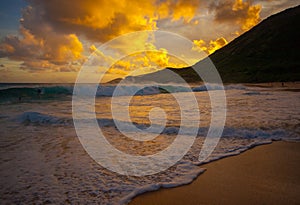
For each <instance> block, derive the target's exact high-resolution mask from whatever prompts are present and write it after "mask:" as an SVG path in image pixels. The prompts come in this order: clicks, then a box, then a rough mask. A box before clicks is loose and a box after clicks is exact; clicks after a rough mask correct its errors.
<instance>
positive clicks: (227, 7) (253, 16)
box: [210, 0, 261, 31]
mask: <svg viewBox="0 0 300 205" xmlns="http://www.w3.org/2000/svg"><path fill="white" fill-rule="evenodd" d="M210 10H211V11H213V12H215V21H217V22H219V23H234V24H237V25H239V27H240V28H241V30H242V31H247V30H249V29H251V28H252V27H253V26H255V25H256V24H258V23H259V22H260V20H261V19H260V12H261V5H259V4H255V5H253V1H252V0H244V1H243V0H222V1H215V2H213V3H212V4H210Z"/></svg>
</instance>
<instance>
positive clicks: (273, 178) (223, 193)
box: [129, 141, 300, 205]
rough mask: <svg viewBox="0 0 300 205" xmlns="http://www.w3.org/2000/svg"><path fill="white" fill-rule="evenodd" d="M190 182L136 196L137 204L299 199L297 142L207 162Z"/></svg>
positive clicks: (293, 201) (299, 147)
mask: <svg viewBox="0 0 300 205" xmlns="http://www.w3.org/2000/svg"><path fill="white" fill-rule="evenodd" d="M200 167H202V168H206V171H205V172H204V173H203V174H200V175H199V176H198V177H197V178H196V179H195V180H194V181H193V182H192V183H190V184H188V185H183V186H179V187H175V188H171V189H166V188H162V189H159V190H157V191H153V192H147V193H144V194H141V195H138V196H136V197H135V198H133V199H132V201H131V202H130V203H129V205H137V204H145V205H147V204H149V205H150V204H156V205H160V204H161V205H166V204H172V205H176V204H178V205H179V204H190V205H193V204H297V203H300V196H299V194H298V193H299V191H300V143H299V142H286V141H276V142H273V143H271V144H266V145H260V146H256V147H254V148H252V149H249V150H247V151H245V152H243V153H241V154H239V155H236V156H231V157H226V158H223V159H220V160H217V161H213V162H211V163H208V164H204V165H201V166H200Z"/></svg>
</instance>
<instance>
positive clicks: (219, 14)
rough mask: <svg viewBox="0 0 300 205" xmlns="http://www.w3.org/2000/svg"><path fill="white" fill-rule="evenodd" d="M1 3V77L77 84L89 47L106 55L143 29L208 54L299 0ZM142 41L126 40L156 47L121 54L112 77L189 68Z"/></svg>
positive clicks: (0, 79)
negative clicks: (109, 46) (107, 47)
mask: <svg viewBox="0 0 300 205" xmlns="http://www.w3.org/2000/svg"><path fill="white" fill-rule="evenodd" d="M0 4H1V5H0V38H1V42H0V71H1V75H0V82H45V83H46V82H61V83H66V82H74V80H75V78H76V75H77V72H78V71H79V70H80V67H81V65H82V64H83V63H84V62H85V61H86V60H87V58H88V56H89V55H90V54H91V53H92V52H101V51H98V49H97V48H98V47H99V46H101V45H102V44H103V43H105V42H107V41H109V40H112V39H114V38H116V37H118V36H120V35H123V34H126V33H129V32H135V31H143V30H162V31H169V32H174V33H177V34H179V35H182V36H183V37H185V38H187V39H189V40H191V41H192V42H193V44H194V45H193V47H191V49H192V50H194V51H200V50H203V51H204V52H206V53H207V54H210V53H212V52H214V51H215V50H216V49H219V48H221V47H222V46H224V45H226V44H227V43H228V42H230V41H231V40H233V39H234V38H236V37H237V36H239V35H241V34H242V33H244V32H245V31H247V30H249V29H250V28H252V27H253V26H255V25H256V24H258V23H259V22H260V21H261V20H263V19H265V18H266V17H268V16H270V15H272V14H274V13H277V12H279V11H282V10H284V9H286V8H289V7H293V6H297V5H298V4H299V1H298V0H243V1H242V0H190V1H189V0H147V1H141V0H127V1H125V0H109V1H108V0H51V1H50V0H28V1H22V0H10V1H1V3H0ZM145 39H147V38H145ZM145 39H136V41H138V42H139V43H136V42H134V43H133V42H127V44H126V45H128V46H141V49H142V48H145V47H147V48H149V47H150V48H151V49H152V50H153V51H154V52H148V53H140V54H134V55H132V54H130V53H129V51H126V50H125V51H123V52H124V53H126V52H128V55H130V56H129V57H128V59H123V60H122V61H119V62H118V63H117V64H116V65H114V67H113V68H111V69H110V72H109V73H108V75H107V80H111V79H113V78H116V77H124V76H126V75H128V74H129V73H130V72H131V71H132V70H135V69H142V68H141V67H143V66H144V67H150V68H151V69H152V68H153V69H156V68H155V67H161V68H163V67H168V66H170V67H182V66H184V64H182V62H180V61H178V60H176V59H173V58H172V57H170V56H169V55H168V50H166V49H165V48H158V47H156V45H155V42H146V40H145ZM152 40H153V39H152ZM124 43H125V42H124ZM174 46H176V44H175V45H174ZM197 60H199V59H195V62H196V61H197ZM151 69H150V71H151Z"/></svg>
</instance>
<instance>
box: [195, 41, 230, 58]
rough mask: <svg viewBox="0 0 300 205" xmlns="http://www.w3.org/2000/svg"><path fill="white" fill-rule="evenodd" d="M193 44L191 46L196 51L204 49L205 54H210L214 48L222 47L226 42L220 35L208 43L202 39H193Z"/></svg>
mask: <svg viewBox="0 0 300 205" xmlns="http://www.w3.org/2000/svg"><path fill="white" fill-rule="evenodd" d="M193 43H194V46H193V48H192V49H193V50H196V51H200V52H201V51H204V52H206V53H207V54H212V53H214V52H215V51H216V50H218V49H220V48H222V47H223V46H225V45H226V44H227V43H228V42H227V40H226V39H225V38H223V37H221V38H218V39H216V40H215V41H213V40H211V41H210V42H209V43H206V42H205V41H204V40H201V39H200V40H194V41H193Z"/></svg>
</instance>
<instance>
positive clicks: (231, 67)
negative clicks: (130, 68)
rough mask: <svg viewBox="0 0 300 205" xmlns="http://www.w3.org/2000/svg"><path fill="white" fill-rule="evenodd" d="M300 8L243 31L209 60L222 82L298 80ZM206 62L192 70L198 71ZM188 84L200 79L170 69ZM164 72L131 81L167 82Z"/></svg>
mask: <svg viewBox="0 0 300 205" xmlns="http://www.w3.org/2000/svg"><path fill="white" fill-rule="evenodd" d="M299 22H300V6H297V7H295V8H290V9H287V10H285V11H283V12H280V13H278V14H275V15H273V16H270V17H269V18H267V19H265V20H264V21H262V22H261V23H260V24H258V25H256V26H255V27H253V28H252V29H251V30H249V31H248V32H245V33H244V34H242V35H241V36H239V37H238V38H236V39H235V40H233V41H232V42H230V43H229V44H227V45H226V46H224V47H223V48H221V49H219V50H218V51H216V52H215V53H213V54H211V55H210V56H209V58H210V59H211V60H212V61H213V63H214V65H215V66H216V68H217V69H218V71H219V73H220V75H221V77H222V80H223V82H225V83H250V82H274V81H299V80H300V51H299V49H300V40H299V38H300V23H299ZM206 60H207V59H204V60H202V61H200V62H198V63H197V64H196V65H194V66H193V67H194V68H195V69H201V68H203V66H205V62H206ZM167 69H169V70H172V71H174V72H175V73H177V74H179V75H180V76H182V77H183V78H184V79H185V80H186V81H187V82H196V81H199V80H200V78H199V77H198V75H197V74H196V73H195V71H194V70H193V69H191V68H189V67H188V68H183V69H172V68H167ZM165 72H166V71H164V70H163V71H159V72H156V73H152V74H146V75H143V76H139V77H129V78H128V79H131V80H134V81H140V80H141V81H144V80H148V79H151V80H153V79H156V81H159V82H171V81H172V78H170V79H166V77H165V76H166V75H164V73H165Z"/></svg>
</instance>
